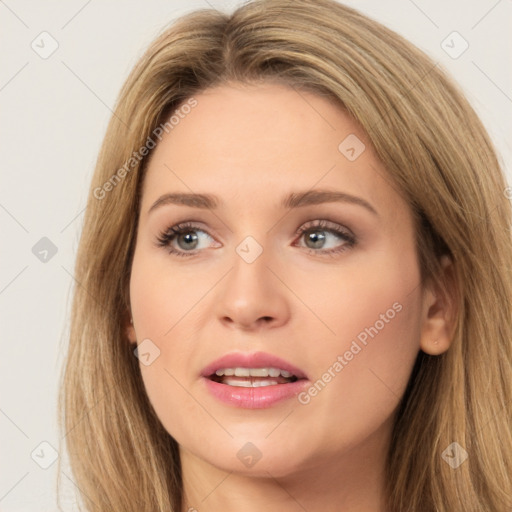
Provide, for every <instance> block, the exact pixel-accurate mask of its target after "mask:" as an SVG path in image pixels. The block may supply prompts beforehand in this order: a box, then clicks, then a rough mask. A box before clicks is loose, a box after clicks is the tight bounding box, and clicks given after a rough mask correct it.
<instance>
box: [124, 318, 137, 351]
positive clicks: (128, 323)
mask: <svg viewBox="0 0 512 512" xmlns="http://www.w3.org/2000/svg"><path fill="white" fill-rule="evenodd" d="M123 325H124V331H125V333H126V337H127V338H128V341H129V342H130V343H132V344H134V345H136V344H137V335H136V333H135V328H134V326H133V319H132V314H131V312H130V311H127V312H126V314H125V316H124V319H123Z"/></svg>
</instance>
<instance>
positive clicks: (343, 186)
mask: <svg viewBox="0 0 512 512" xmlns="http://www.w3.org/2000/svg"><path fill="white" fill-rule="evenodd" d="M195 98H196V99H197V102H198V104H197V106H196V107H195V108H193V109H192V110H191V112H190V113H189V114H188V115H187V116H186V117H184V119H182V120H180V122H179V124H178V125H177V126H175V127H174V128H173V129H172V131H170V132H169V133H168V134H166V135H165V136H164V138H163V139H162V141H161V142H160V143H159V144H158V146H157V147H156V149H155V150H154V153H153V154H152V157H151V160H150V164H149V167H148V169H147V175H146V177H145V181H144V187H143V192H142V204H141V213H140V217H139V224H138V236H137V242H136V249H135V254H134V261H133V267H132V273H131V279H130V297H131V314H132V316H133V326H131V325H130V326H127V332H128V339H129V341H130V342H131V343H137V342H138V343H140V342H141V341H142V340H144V339H147V338H149V339H150V340H151V341H152V342H153V343H154V344H155V345H156V346H157V347H158V348H159V350H160V355H159V357H157V358H156V359H155V360H154V362H152V364H150V365H148V366H145V365H143V364H141V365H140V368H141V372H142V376H143V379H144V384H145V387H146V390H147V393H148V396H149V399H150V401H151V403H152V405H153V407H154V408H155V411H156V413H157V414H158V416H159V418H160V420H161V421H162V423H163V425H164V426H165V428H166V430H167V431H168V432H169V434H171V435H172V436H173V437H174V438H175V439H176V440H177V442H178V443H179V445H180V453H181V462H182V468H183V475H184V476H183V479H184V492H185V500H184V504H183V511H187V510H193V509H196V510H198V511H201V512H203V511H205V512H206V511H217V510H224V511H234V510H237V511H239V510H244V511H248V512H251V511H253V510H254V511H256V510H258V511H260V510H267V511H271V512H272V511H274V510H276V511H277V510H287V511H303V510H304V509H306V510H311V511H313V510H325V511H339V510H343V511H344V512H355V511H365V512H381V511H384V510H385V508H384V505H383V501H382V488H383V484H384V480H383V470H384V460H385V455H386V450H387V446H388V444H389V438H390V434H391V424H392V419H393V414H394V412H395V411H396V408H397V405H398V403H399V400H400V398H401V396H402V395H403V393H404V391H405V387H406V385H407V382H408V379H409V376H410V373H411V370H412V367H413V364H414V361H415V358H416V356H417V354H418V351H419V350H420V349H422V350H424V351H425V352H427V353H430V354H440V353H442V352H444V351H445V350H447V349H448V348H449V344H450V340H451V329H452V327H453V325H452V323H451V320H450V319H451V318H452V317H453V312H452V310H451V309H450V308H451V306H450V303H449V301H448V300H446V299H445V297H443V296H442V295H441V293H440V292H438V291H437V290H435V289H433V288H432V289H431V288H430V287H425V288H422V287H421V286H420V273H419V267H418V259H417V255H416V252H415V245H414V225H413V220H412V214H411V210H410V207H409V206H408V204H407V203H406V202H405V201H404V199H403V198H402V197H401V196H400V195H399V194H398V192H397V189H396V187H394V186H393V185H392V184H391V181H390V179H389V177H388V176H387V174H386V171H385V169H384V168H383V166H382V164H381V163H380V162H379V161H378V159H377V157H376V155H375V153H374V151H373V149H372V147H371V144H370V142H369V140H368V138H367V137H366V136H365V133H364V132H363V131H362V129H361V128H360V127H359V126H358V125H357V123H356V122H355V121H354V120H352V119H351V118H350V117H348V116H347V115H346V113H345V112H344V110H343V109H342V108H341V107H340V106H338V105H335V104H333V103H331V102H330V101H329V100H328V99H326V98H322V97H320V96H317V95H315V94H312V93H306V92H300V94H299V93H298V92H297V91H295V90H294V89H292V88H288V87H286V86H283V85H278V84H275V83H265V84H260V85H257V86H256V85H253V86H247V85H241V84H233V83H232V84H226V85H223V86H219V87H215V88H212V89H209V90H206V91H204V92H203V93H201V94H198V95H196V96H195ZM350 134H355V135H356V136H357V137H358V138H359V139H360V140H361V141H362V142H363V143H364V144H365V146H366V149H365V150H364V151H363V152H362V154H361V155H360V156H359V157H358V158H357V159H356V160H355V161H349V160H348V159H347V158H346V157H345V155H344V154H342V153H341V152H340V151H339V150H338V145H339V144H340V142H341V141H343V140H344V139H345V138H346V137H347V136H348V135H350ZM311 189H315V190H317V189H326V190H331V191H339V192H345V193H347V194H351V195H354V196H357V197H359V198H362V199H364V200H365V201H367V202H368V203H370V204H371V205H372V207H373V208H374V209H375V210H376V212H377V214H374V213H372V212H370V211H369V210H367V209H365V208H364V207H362V206H360V205H357V204H350V203H347V202H329V203H324V204H318V205H309V206H305V207H297V208H292V209H289V208H288V209H287V208H283V207H281V205H280V202H281V200H282V198H283V197H284V196H287V195H288V194H290V193H291V192H299V191H308V190H311ZM168 192H177V193H181V192H183V193H190V192H195V193H204V194H212V195H215V196H217V197H218V200H219V206H218V207H217V208H216V209H215V210H212V209H200V208H195V207H191V206H183V205H176V204H166V205H161V206H160V207H157V208H155V209H154V210H153V211H152V212H151V213H148V210H149V209H150V207H151V205H153V204H154V203H155V201H156V200H157V199H158V198H159V197H160V196H162V195H163V194H165V193H168ZM320 219H324V220H327V221H329V222H330V224H329V226H334V227H336V226H340V227H344V228H345V229H348V230H350V232H351V233H352V234H353V235H355V237H356V238H357V241H356V244H355V245H354V246H349V245H348V244H347V242H346V241H344V240H343V239H340V238H338V237H337V235H336V234H333V233H331V232H330V231H328V230H327V231H326V230H325V228H318V229H317V230H316V231H315V230H313V233H315V234H317V235H324V236H325V237H326V238H325V242H324V243H325V245H324V246H322V245H321V244H320V246H318V245H315V244H314V243H312V242H311V241H310V240H308V237H307V236H306V235H302V236H301V235H297V234H296V231H297V229H298V228H300V227H301V226H309V225H314V223H315V221H318V220H320ZM186 221H195V222H194V223H196V224H199V226H200V231H195V232H194V234H196V235H198V237H199V243H200V245H199V246H198V247H197V248H196V249H195V254H194V255H192V256H186V257H180V256H176V255H173V254H170V253H169V249H168V248H167V247H158V246H157V245H156V240H157V238H158V236H159V235H160V233H161V232H163V231H165V230H167V229H168V228H169V227H171V226H174V225H176V224H178V223H180V222H186ZM247 236H251V237H253V238H254V239H255V240H256V241H257V243H258V244H259V246H260V247H261V248H262V250H263V252H262V253H261V255H260V256H259V257H258V258H257V259H256V260H255V261H254V262H252V263H247V262H246V261H245V260H244V259H243V258H242V257H240V256H239V254H238V253H237V252H236V250H235V249H236V247H237V246H238V245H239V244H240V243H241V242H242V241H243V240H244V239H245V238H246V237H247ZM178 242H179V241H178V239H175V240H174V241H173V242H172V245H173V246H174V248H175V249H176V250H181V252H186V251H187V250H188V251H189V252H194V249H193V248H192V249H191V248H190V247H192V246H191V245H190V241H188V242H187V241H183V239H182V237H181V241H180V242H179V243H178ZM187 244H188V245H187ZM343 246H344V250H343V251H342V252H339V253H337V254H332V255H331V256H329V255H327V256H326V255H322V254H321V253H320V251H321V249H322V248H327V250H329V249H331V248H339V247H343ZM319 247H320V248H319ZM251 250H253V249H251ZM315 251H316V252H315ZM445 263H446V262H445ZM446 267H449V265H446ZM396 303H398V304H399V305H400V306H401V307H402V309H401V311H400V312H398V313H396V315H394V318H393V319H391V320H389V321H388V322H385V326H384V328H382V329H381V330H379V332H378V334H377V335H375V337H374V338H369V339H368V342H367V345H366V346H363V348H362V350H361V351H360V352H358V353H357V355H355V356H354V357H353V358H352V359H351V360H350V361H346V362H347V364H346V365H344V366H343V369H342V370H341V371H339V372H334V375H335V377H333V378H332V379H331V380H330V382H328V384H327V385H326V386H325V387H324V388H323V389H322V390H321V391H320V392H318V393H317V395H316V396H314V397H311V400H310V401H309V403H307V404H302V403H300V402H299V401H298V400H297V398H295V397H293V398H291V399H288V400H285V401H284V402H281V403H279V404H275V405H273V406H272V407H269V408H266V409H256V410H248V409H240V408H235V407H231V406H229V405H226V404H224V403H222V402H220V401H218V400H217V399H216V398H215V397H213V396H212V395H210V394H209V393H208V392H207V391H206V388H205V386H204V382H203V381H202V379H201V378H200V372H201V370H202V369H203V368H204V367H205V366H206V365H207V364H209V363H211V362H212V361H213V360H215V359H217V358H218V357H220V356H222V355H224V354H226V353H227V352H231V351H242V352H253V351H264V352H270V353H272V354H275V355H277V356H279V357H281V358H283V359H286V360H287V361H289V362H291V363H292V364H294V365H295V366H297V367H299V368H300V369H302V370H303V371H304V372H305V373H306V374H307V375H308V376H309V377H310V381H311V382H310V383H309V384H310V385H311V384H313V383H314V382H315V381H317V379H320V378H321V377H322V375H323V374H324V373H325V372H326V371H327V370H328V369H329V368H332V367H333V364H334V363H335V362H336V360H337V357H338V356H339V355H341V356H343V354H344V353H345V352H346V351H347V350H349V348H350V346H351V343H352V342H353V341H354V340H355V339H357V338H356V337H357V336H358V334H360V333H361V332H363V331H364V330H365V328H369V327H370V326H374V325H375V324H376V321H378V320H379V319H380V318H382V317H381V316H380V315H382V314H385V312H386V311H387V310H389V309H390V308H392V305H393V304H396ZM331 373H332V370H331ZM305 389H308V386H306V387H305ZM247 442H251V443H253V444H254V445H255V446H256V447H257V449H258V450H259V451H260V452H261V455H262V456H261V459H260V460H259V461H258V462H257V463H256V464H254V465H253V466H252V467H246V466H245V465H244V464H243V463H242V462H241V460H240V459H239V458H238V457H237V452H238V451H239V450H240V449H241V448H242V447H243V446H244V445H245V444H246V443H247Z"/></svg>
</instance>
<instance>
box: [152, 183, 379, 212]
mask: <svg viewBox="0 0 512 512" xmlns="http://www.w3.org/2000/svg"><path fill="white" fill-rule="evenodd" d="M323 203H349V204H354V205H357V206H362V207H363V208H366V209H367V210H368V211H369V212H371V213H373V214H374V215H376V216H377V217H378V216H379V214H378V212H377V210H375V208H374V207H373V206H372V205H371V204H370V203H369V202H368V201H365V200H364V199H363V198H361V197H357V196H353V195H351V194H347V193H345V192H336V191H332V190H318V189H317V190H308V191H305V192H293V193H291V194H290V195H289V196H287V197H285V198H284V199H283V200H282V202H281V207H282V208H287V209H291V208H300V207H302V206H311V205H318V204H323ZM168 204H176V205H181V206H190V207H192V208H201V209H208V210H214V209H216V208H217V207H218V205H219V200H218V199H217V197H216V196H213V195H210V194H194V193H169V194H164V195H163V196H161V197H159V198H158V199H157V200H156V201H155V202H154V203H153V205H152V206H151V208H150V209H149V210H148V214H149V213H151V212H152V211H153V210H155V209H156V208H159V207H161V206H164V205H168Z"/></svg>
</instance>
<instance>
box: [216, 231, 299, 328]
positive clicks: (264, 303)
mask: <svg viewBox="0 0 512 512" xmlns="http://www.w3.org/2000/svg"><path fill="white" fill-rule="evenodd" d="M271 260H272V257H271V254H270V250H266V249H265V248H264V247H263V246H262V245H261V244H259V243H258V242H257V241H256V240H255V239H254V238H252V237H246V238H245V239H244V240H243V241H242V242H241V243H240V244H239V245H238V246H237V247H236V249H235V254H234V255H233V261H232V268H231V271H230V272H229V273H228V275H227V276H226V279H225V280H224V284H223V286H222V288H221V290H220V293H219V295H218V296H217V297H216V302H217V304H216V308H217V316H218V318H219V320H220V321H221V322H224V323H226V324H230V325H238V326H239V327H242V328H245V329H247V328H254V327H256V326H259V325H260V324H272V325H274V326H277V325H281V324H283V323H284V322H286V321H288V319H289V315H290V304H289V298H288V297H287V295H286V289H285V288H284V287H283V286H280V283H279V282H278V280H277V279H276V278H275V276H274V275H273V273H272V272H271V271H270V269H269V266H271Z"/></svg>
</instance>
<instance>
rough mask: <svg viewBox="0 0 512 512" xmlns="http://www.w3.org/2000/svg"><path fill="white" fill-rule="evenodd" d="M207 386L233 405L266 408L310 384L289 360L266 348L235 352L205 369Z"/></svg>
mask: <svg viewBox="0 0 512 512" xmlns="http://www.w3.org/2000/svg"><path fill="white" fill-rule="evenodd" d="M201 377H202V378H203V379H204V381H203V382H204V383H205V384H206V390H207V391H208V392H209V393H210V395H211V396H213V397H214V398H215V399H217V400H220V401H221V402H223V403H224V404H226V405H228V406H231V407H241V408H244V409H263V408H268V407H272V406H274V405H277V404H279V403H281V402H284V401H286V400H291V399H293V397H295V396H296V395H297V394H298V393H300V392H301V391H303V389H305V388H306V387H307V385H308V384H309V380H308V378H307V376H306V374H305V373H304V372H303V371H302V370H300V369H299V368H297V367H296V366H294V365H292V364H291V363H289V362H288V361H285V360H284V359H281V358H279V357H277V356H274V355H272V354H265V353H263V352H255V353H244V352H232V353H230V354H226V355H225V356H224V357H221V358H220V359H217V360H216V361H214V362H212V363H211V364H209V365H208V366H207V367H206V368H204V370H203V371H202V372H201Z"/></svg>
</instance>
